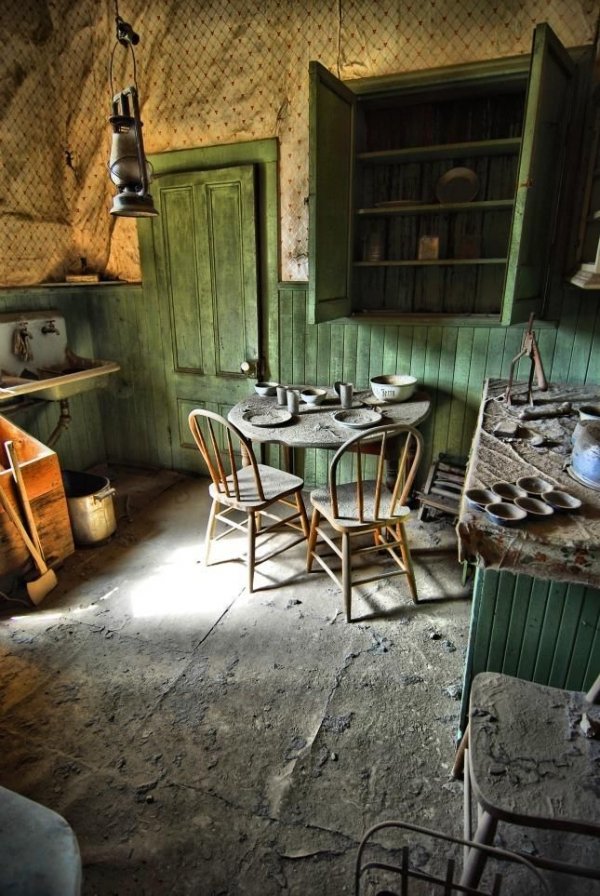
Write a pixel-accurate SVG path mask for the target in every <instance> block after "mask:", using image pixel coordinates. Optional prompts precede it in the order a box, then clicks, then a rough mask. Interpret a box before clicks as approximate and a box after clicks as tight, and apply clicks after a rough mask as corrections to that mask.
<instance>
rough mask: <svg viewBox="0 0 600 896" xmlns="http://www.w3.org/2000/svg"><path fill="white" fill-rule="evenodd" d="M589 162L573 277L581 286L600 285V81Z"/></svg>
mask: <svg viewBox="0 0 600 896" xmlns="http://www.w3.org/2000/svg"><path fill="white" fill-rule="evenodd" d="M589 119H590V131H591V135H590V146H591V151H590V163H589V169H588V177H587V181H586V186H585V194H584V199H583V209H584V213H583V216H582V220H581V225H580V234H579V261H580V264H579V268H578V269H577V271H576V272H575V273H574V274H573V276H572V277H571V278H570V280H571V283H573V284H574V285H575V286H580V287H581V288H582V289H600V84H599V85H597V86H596V89H595V91H594V93H593V96H592V102H591V106H590V115H589Z"/></svg>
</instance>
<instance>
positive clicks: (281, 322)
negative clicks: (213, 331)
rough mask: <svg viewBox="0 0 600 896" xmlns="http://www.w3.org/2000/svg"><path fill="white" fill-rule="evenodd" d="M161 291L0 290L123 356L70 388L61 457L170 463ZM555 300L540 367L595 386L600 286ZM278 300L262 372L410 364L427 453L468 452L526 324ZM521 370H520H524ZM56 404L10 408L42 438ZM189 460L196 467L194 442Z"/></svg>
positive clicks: (301, 375) (75, 343)
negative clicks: (422, 404)
mask: <svg viewBox="0 0 600 896" xmlns="http://www.w3.org/2000/svg"><path fill="white" fill-rule="evenodd" d="M159 302H160V297H156V298H155V299H152V298H151V297H150V296H148V295H147V294H146V293H145V291H144V289H143V287H142V286H141V285H121V286H116V285H115V286H113V285H106V286H102V287H91V288H90V287H85V288H81V289H74V288H72V287H71V288H67V287H64V288H60V287H56V288H43V287H39V288H34V289H31V290H5V291H3V293H2V294H0V310H6V311H12V310H26V309H27V308H51V307H56V308H58V310H59V311H61V312H62V313H63V314H64V315H65V317H66V320H67V330H68V333H69V343H70V345H71V347H72V348H73V349H74V350H75V351H77V352H78V353H80V354H83V355H94V356H95V357H98V358H105V359H109V360H115V361H118V362H119V363H120V364H121V367H122V370H121V372H120V374H117V375H115V376H112V377H110V381H109V384H108V386H107V388H106V389H102V390H98V391H94V392H91V393H86V394H84V395H81V396H76V397H75V398H73V399H71V402H70V405H71V413H72V423H71V426H70V429H69V430H68V431H67V432H66V433H65V434H64V435H62V437H61V439H60V441H59V442H58V444H57V446H56V450H57V452H58V454H59V457H60V459H61V463H62V464H63V466H65V467H67V468H71V469H86V468H88V467H89V466H92V465H93V464H95V463H99V462H102V461H104V460H109V461H110V462H113V463H123V464H132V465H142V466H156V467H161V466H169V465H170V463H171V461H170V458H171V457H172V444H173V440H174V439H179V434H178V433H172V432H171V431H170V429H169V426H168V416H167V415H166V414H165V413H164V407H165V401H166V400H167V398H166V395H167V389H166V376H167V374H166V371H167V370H168V369H169V365H170V358H169V356H168V353H169V352H171V340H170V334H169V333H165V332H164V331H163V328H162V327H161V324H160V316H159V308H158V303H159ZM561 305H562V310H561V311H560V312H559V322H558V326H557V327H554V326H541V325H539V326H538V325H536V328H535V329H536V333H537V335H538V342H539V345H540V351H541V354H542V359H543V362H544V366H545V369H546V374H547V376H548V378H549V379H550V380H554V381H567V382H573V383H583V382H587V383H598V385H599V392H600V351H599V349H600V293H598V292H584V291H581V290H578V289H576V288H575V287H570V286H565V290H564V296H563V299H562V303H561ZM276 306H277V307H275V308H267V309H264V311H265V315H264V319H265V321H266V322H267V332H266V334H265V343H266V344H265V352H266V355H267V360H268V361H270V369H269V370H268V375H269V377H270V378H273V379H280V380H281V381H283V382H296V383H304V382H305V383H310V384H332V383H333V382H334V381H335V380H338V379H347V380H350V381H352V382H354V383H355V384H356V386H357V387H362V386H364V387H366V386H367V385H368V381H369V377H370V376H371V375H372V374H375V373H381V372H396V371H405V370H406V371H408V370H410V372H411V373H413V374H415V375H416V376H418V378H419V381H420V383H421V385H422V386H423V387H424V388H426V389H427V390H428V391H429V392H430V394H431V397H432V400H433V408H432V414H431V416H430V418H429V420H428V421H427V422H426V423H425V424H424V426H423V431H424V433H425V437H426V440H427V445H428V449H429V456H435V454H437V453H438V452H439V451H446V450H447V451H451V452H453V453H464V454H466V453H467V452H468V450H469V446H470V441H471V436H472V432H473V429H474V425H475V420H476V416H477V409H478V406H479V399H480V395H481V388H482V384H483V380H484V378H485V377H487V376H492V377H496V376H506V375H507V374H508V371H509V368H510V362H511V359H512V358H513V357H514V356H515V355H516V354H517V353H518V351H519V349H520V346H521V340H522V336H523V328H522V327H511V328H508V329H506V328H502V327H482V326H473V327H471V326H460V327H459V326H452V327H448V326H445V327H440V326H411V327H403V326H399V325H396V324H391V323H389V324H383V323H368V322H343V323H342V322H340V323H333V324H318V325H309V324H307V315H306V307H307V288H306V284H305V283H285V284H280V288H279V290H278V293H277V299H276ZM528 369H529V365H527V367H526V368H522V369H521V378H525V377H526V376H527V374H528ZM249 388H250V384H249ZM58 411H59V408H58V405H57V404H56V403H52V404H50V403H46V402H44V403H36V405H35V406H33V407H30V408H27V409H24V410H21V411H18V412H17V413H16V414H14V415H12V419H13V420H14V422H15V423H16V424H17V425H19V426H23V427H24V428H25V429H27V430H28V431H29V432H31V433H32V434H33V435H35V436H37V437H39V438H41V439H42V440H44V439H45V438H47V436H48V435H49V433H50V432H51V431H52V429H53V428H54V425H55V423H56V420H57V418H58ZM1 412H2V411H0V413H1ZM189 459H190V461H189V470H190V471H196V470H197V469H198V465H197V458H196V456H195V454H194V451H193V450H191V449H190V451H189ZM328 459H329V455H328V453H327V452H320V451H313V452H307V454H306V460H305V469H304V474H305V478H306V480H307V482H308V483H309V484H312V483H313V482H322V481H323V479H324V475H325V471H326V467H327V462H328ZM423 469H426V463H424V465H423Z"/></svg>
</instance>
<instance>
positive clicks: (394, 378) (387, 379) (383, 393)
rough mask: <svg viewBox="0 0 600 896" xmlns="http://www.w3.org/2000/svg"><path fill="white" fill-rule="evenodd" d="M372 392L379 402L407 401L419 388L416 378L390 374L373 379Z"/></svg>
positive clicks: (371, 381) (408, 375)
mask: <svg viewBox="0 0 600 896" xmlns="http://www.w3.org/2000/svg"><path fill="white" fill-rule="evenodd" d="M370 386H371V391H372V393H373V395H374V396H375V398H377V400H378V401H389V402H390V403H394V402H400V401H407V400H408V399H409V398H410V397H411V396H412V395H413V394H414V391H415V389H416V388H417V378H416V376H411V375H410V374H408V373H407V374H400V373H390V374H382V375H381V376H374V377H371V380H370Z"/></svg>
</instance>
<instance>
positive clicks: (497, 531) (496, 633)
mask: <svg viewBox="0 0 600 896" xmlns="http://www.w3.org/2000/svg"><path fill="white" fill-rule="evenodd" d="M506 386H507V382H506V381H505V380H489V381H487V382H486V384H485V388H484V392H483V397H482V402H481V408H480V413H479V420H478V425H477V430H476V433H475V436H474V439H473V443H472V447H471V452H470V457H469V463H468V467H467V472H466V477H465V488H464V491H463V497H462V501H461V508H460V513H459V519H458V522H457V533H458V542H459V554H460V556H461V557H462V558H463V559H468V560H472V561H475V562H476V564H477V565H476V570H475V581H474V586H473V603H472V609H471V624H470V631H469V643H468V647H467V656H466V662H465V670H464V678H463V688H462V704H461V714H460V729H461V730H464V726H465V724H466V718H467V712H468V705H469V694H470V688H471V682H472V680H473V678H474V677H475V675H477V674H478V673H479V672H485V671H488V672H501V673H504V674H506V675H513V676H515V677H517V678H522V679H525V680H527V681H535V682H538V683H539V684H545V685H550V686H551V687H558V688H567V689H569V690H580V691H586V690H587V689H588V688H589V687H590V686H591V684H592V682H593V681H594V679H595V677H596V675H597V674H598V672H599V671H600V637H599V632H600V491H596V490H595V489H592V488H589V487H587V486H585V485H582V484H580V483H579V482H577V481H575V480H574V479H573V478H572V477H571V475H570V474H569V471H568V466H569V462H570V458H571V450H572V442H571V438H572V434H573V431H574V429H575V426H576V424H577V422H578V419H579V417H578V414H577V411H578V409H579V407H581V406H582V405H583V404H588V403H591V402H597V401H598V397H599V396H600V387H594V386H567V385H560V384H552V385H551V386H550V387H549V389H548V391H547V392H540V391H536V390H534V395H533V398H534V405H533V408H534V409H536V410H538V409H542V408H543V407H544V406H548V405H550V406H556V405H558V404H560V403H562V402H565V401H569V402H571V405H572V408H573V413H572V414H571V415H569V416H562V417H556V418H554V417H549V418H544V419H540V420H531V421H521V420H520V418H519V413H520V412H521V411H523V410H524V409H530V405H529V401H528V397H527V394H526V392H527V390H526V386H525V385H524V384H518V385H517V387H516V388H515V389H514V390H513V396H514V397H513V401H512V404H511V405H510V406H509V405H507V403H506V401H505V400H504V394H505V390H506ZM511 421H512V422H515V421H517V422H518V423H519V427H520V428H519V430H518V431H517V433H516V435H517V438H516V439H515V440H514V441H511V440H509V437H507V438H506V440H503V439H501V438H499V437H498V435H495V434H494V430H495V429H496V428H497V427H498V426H500V427H501V428H504V430H505V431H508V427H507V426H506V424H507V422H508V423H510V422H511ZM534 435H541V436H544V437H545V439H546V440H547V447H543V448H536V447H535V446H534V445H533V444H532V443H531V438H532V436H534ZM522 476H537V477H541V478H543V479H545V480H547V481H549V482H550V483H551V484H552V486H554V487H555V488H558V489H561V490H565V491H568V492H570V493H571V494H572V495H575V496H576V497H578V498H580V499H581V501H582V502H583V504H582V506H581V508H580V509H578V510H577V511H574V512H573V513H555V514H554V515H553V516H551V517H549V518H547V519H545V520H542V521H535V520H533V519H530V518H527V519H526V520H524V521H523V522H521V523H519V524H518V525H515V526H510V527H507V526H500V525H497V524H496V523H494V522H493V521H492V520H490V519H489V518H488V516H487V515H486V513H485V512H484V511H482V510H472V509H470V508H469V507H467V503H466V500H465V492H466V491H467V490H468V489H470V488H484V487H489V486H491V485H493V484H494V483H495V482H499V481H508V482H516V480H517V479H519V478H520V477H522ZM459 733H460V731H459Z"/></svg>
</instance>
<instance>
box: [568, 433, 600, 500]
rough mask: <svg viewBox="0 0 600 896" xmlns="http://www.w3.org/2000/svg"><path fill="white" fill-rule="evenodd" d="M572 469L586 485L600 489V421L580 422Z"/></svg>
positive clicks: (574, 445)
mask: <svg viewBox="0 0 600 896" xmlns="http://www.w3.org/2000/svg"><path fill="white" fill-rule="evenodd" d="M571 469H572V471H573V473H574V475H575V476H576V477H577V478H578V479H580V480H581V481H582V482H583V483H584V485H589V486H590V488H597V489H600V420H580V421H579V423H578V424H577V426H576V428H575V432H574V433H573V451H572V452H571Z"/></svg>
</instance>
